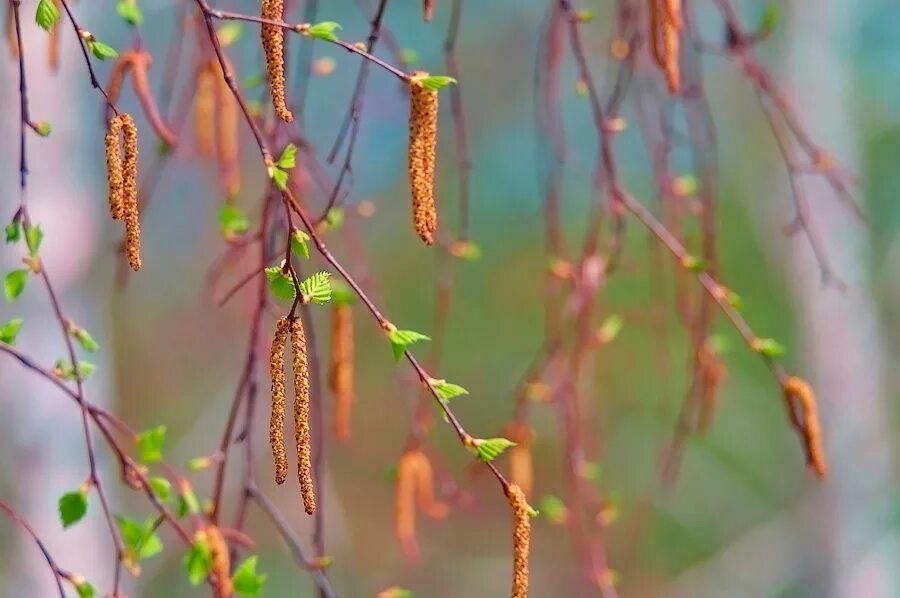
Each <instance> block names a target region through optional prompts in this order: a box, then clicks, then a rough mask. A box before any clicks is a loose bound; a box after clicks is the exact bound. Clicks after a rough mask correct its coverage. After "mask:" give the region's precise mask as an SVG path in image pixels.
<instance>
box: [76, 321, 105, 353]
mask: <svg viewBox="0 0 900 598" xmlns="http://www.w3.org/2000/svg"><path fill="white" fill-rule="evenodd" d="M72 336H73V337H74V338H75V340H76V341H78V344H79V345H81V348H82V349H84V350H85V351H87V352H88V353H96V352H97V351H98V350H99V349H100V345H98V344H97V341H95V340H94V338H93V337H92V336H91V333H90V332H88V331H87V330H85V329H84V328H77V327H76V328H74V329H73V330H72Z"/></svg>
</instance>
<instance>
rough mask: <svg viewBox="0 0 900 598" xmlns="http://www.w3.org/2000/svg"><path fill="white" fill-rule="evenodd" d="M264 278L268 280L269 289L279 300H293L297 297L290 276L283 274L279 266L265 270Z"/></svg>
mask: <svg viewBox="0 0 900 598" xmlns="http://www.w3.org/2000/svg"><path fill="white" fill-rule="evenodd" d="M266 278H268V279H269V288H270V289H271V290H272V293H273V294H274V295H275V296H276V297H278V298H279V299H289V300H293V299H294V297H296V296H297V289H296V288H294V281H293V279H292V278H291V276H290V274H285V273H284V272H282V271H281V268H280V267H279V266H272V267H271V268H266Z"/></svg>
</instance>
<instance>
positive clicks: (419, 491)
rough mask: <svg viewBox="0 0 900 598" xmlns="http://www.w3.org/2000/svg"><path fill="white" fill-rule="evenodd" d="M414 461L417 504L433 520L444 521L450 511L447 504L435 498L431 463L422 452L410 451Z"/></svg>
mask: <svg viewBox="0 0 900 598" xmlns="http://www.w3.org/2000/svg"><path fill="white" fill-rule="evenodd" d="M408 454H409V455H410V456H411V457H412V458H413V459H415V461H414V466H413V474H414V477H415V480H416V502H417V503H418V505H419V509H420V510H421V511H422V512H423V513H425V514H426V515H427V516H429V517H431V518H432V519H443V518H444V517H446V516H447V513H448V512H449V511H450V509H449V507H448V506H447V504H446V503H444V502H441V501H438V500H435V498H434V470H433V469H432V467H431V461H430V460H429V459H428V456H427V455H426V454H425V453H424V452H422V451H421V450H415V451H409V453H408Z"/></svg>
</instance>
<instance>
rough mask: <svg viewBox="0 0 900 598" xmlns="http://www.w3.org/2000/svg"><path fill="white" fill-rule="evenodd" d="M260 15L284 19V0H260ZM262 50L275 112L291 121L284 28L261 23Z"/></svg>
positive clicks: (271, 18)
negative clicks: (287, 95) (264, 55)
mask: <svg viewBox="0 0 900 598" xmlns="http://www.w3.org/2000/svg"><path fill="white" fill-rule="evenodd" d="M261 16H262V18H264V19H268V20H270V21H283V20H284V0H262V8H261ZM260 35H261V37H262V45H263V50H264V51H265V54H266V70H267V71H268V73H269V85H270V87H271V91H272V105H273V106H274V107H275V113H276V114H277V115H278V117H279V118H280V119H281V120H283V121H284V122H287V123H289V122H292V121H293V120H294V115H293V114H291V111H290V110H288V107H287V101H286V100H285V82H284V29H282V28H281V27H279V26H277V25H268V24H265V23H263V24H262V27H261V29H260Z"/></svg>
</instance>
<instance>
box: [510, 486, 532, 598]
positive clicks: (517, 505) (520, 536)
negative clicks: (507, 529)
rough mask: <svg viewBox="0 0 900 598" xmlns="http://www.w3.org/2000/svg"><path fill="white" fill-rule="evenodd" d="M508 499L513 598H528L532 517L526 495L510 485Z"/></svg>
mask: <svg viewBox="0 0 900 598" xmlns="http://www.w3.org/2000/svg"><path fill="white" fill-rule="evenodd" d="M506 492H507V497H508V498H509V504H510V506H511V507H512V515H513V526H514V527H513V583H512V598H526V596H528V551H529V547H530V544H531V516H530V515H529V507H528V500H527V499H526V498H525V493H524V492H522V489H521V488H519V487H518V486H517V485H516V484H510V485H509V488H508V489H507V491H506Z"/></svg>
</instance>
